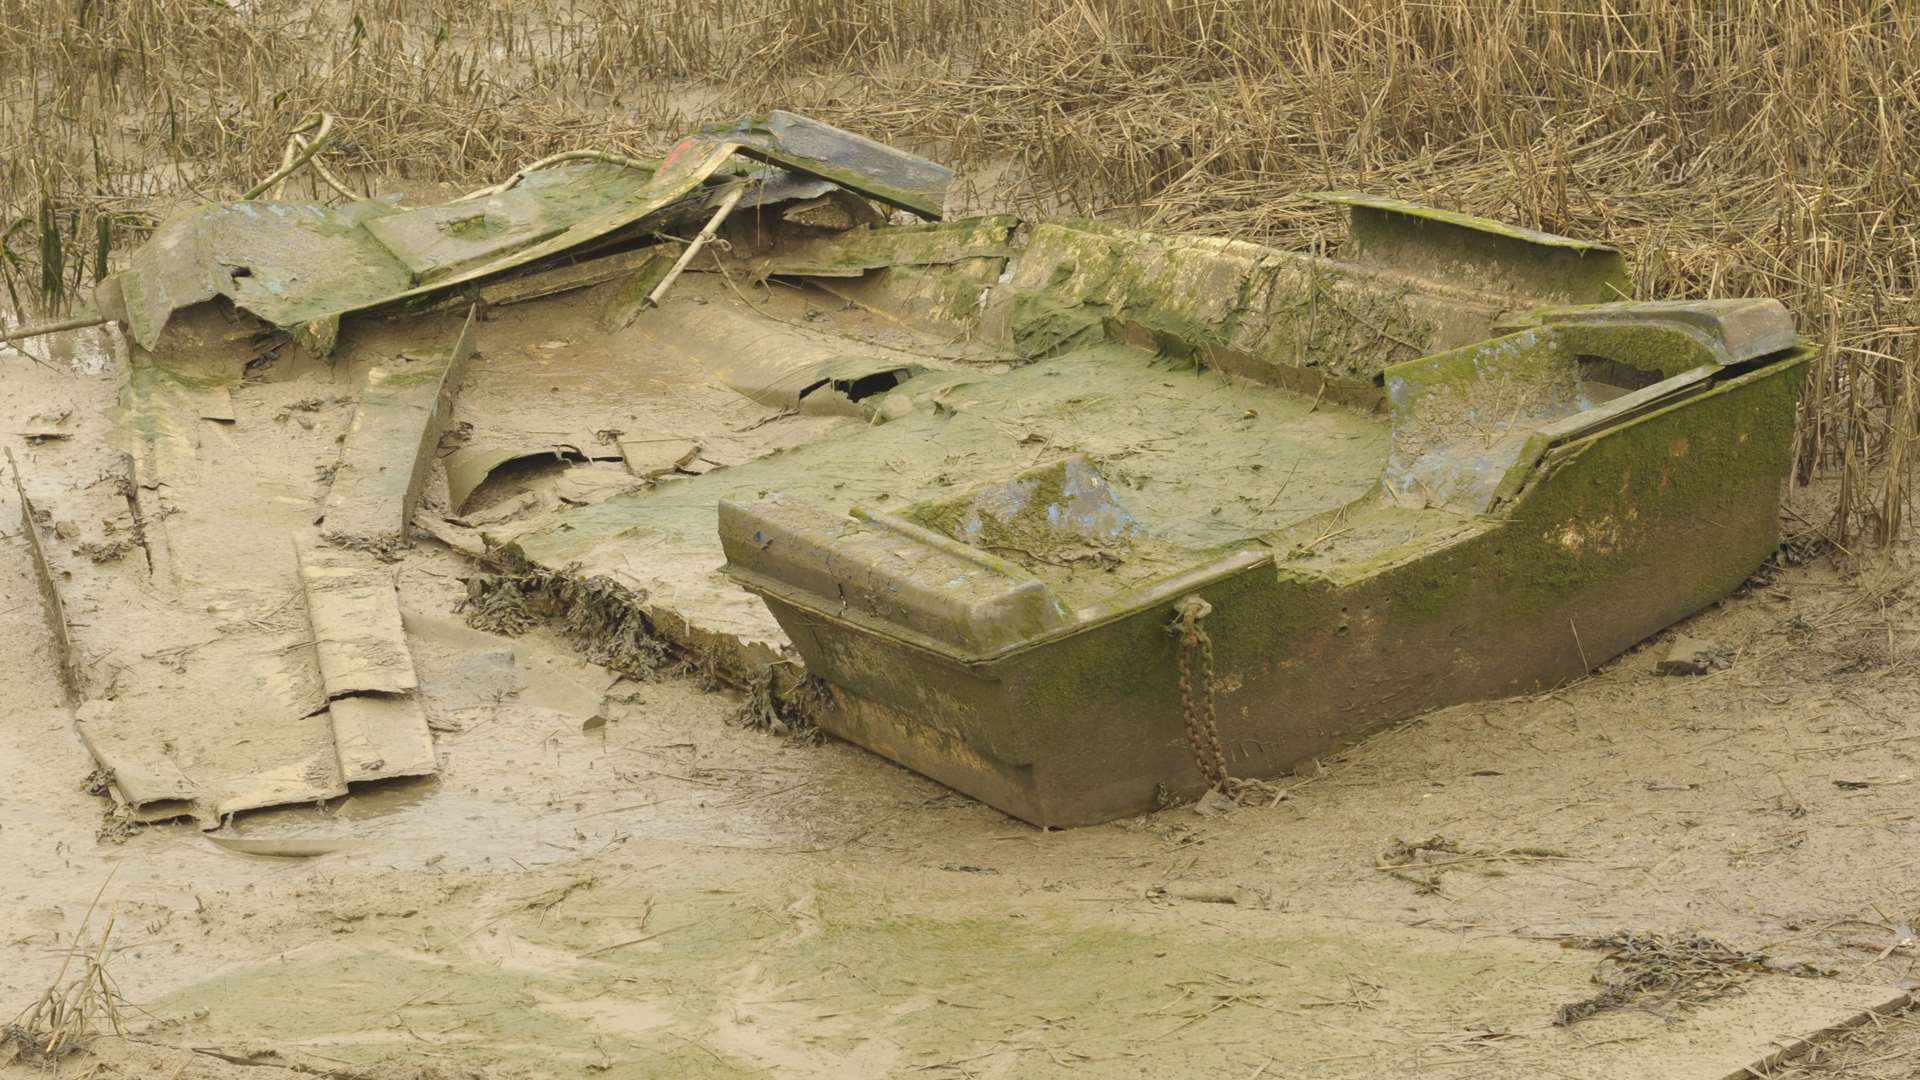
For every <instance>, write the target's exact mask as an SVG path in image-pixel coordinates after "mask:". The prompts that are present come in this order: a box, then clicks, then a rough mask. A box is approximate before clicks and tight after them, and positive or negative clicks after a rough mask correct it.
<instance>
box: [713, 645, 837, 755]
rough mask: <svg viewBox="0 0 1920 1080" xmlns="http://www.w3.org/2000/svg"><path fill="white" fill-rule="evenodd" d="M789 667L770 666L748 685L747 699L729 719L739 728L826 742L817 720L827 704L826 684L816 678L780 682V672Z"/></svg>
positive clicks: (813, 742)
mask: <svg viewBox="0 0 1920 1080" xmlns="http://www.w3.org/2000/svg"><path fill="white" fill-rule="evenodd" d="M792 666H796V665H794V662H793V661H791V660H783V661H780V662H779V663H775V664H769V665H768V666H767V667H766V669H765V670H763V671H762V672H761V673H760V674H759V675H758V676H756V677H755V678H754V679H753V681H752V682H750V683H748V684H747V698H746V700H745V701H743V702H741V703H740V708H739V709H737V710H735V711H734V714H733V718H732V719H733V722H734V723H735V724H737V725H739V726H740V727H744V728H750V729H752V730H754V731H764V732H766V733H767V734H769V735H779V736H784V737H786V738H790V739H792V740H793V741H795V742H798V743H803V744H806V745H816V744H818V743H820V742H822V741H824V740H825V739H826V733H825V732H823V731H821V730H820V725H819V723H818V722H817V720H816V718H817V717H818V716H819V715H820V711H821V709H823V708H824V707H825V706H826V703H827V694H828V690H827V684H826V683H825V682H824V681H822V680H821V679H820V677H819V676H817V675H802V676H801V677H800V678H798V679H791V678H789V679H782V678H780V673H781V670H782V669H783V668H786V667H792ZM783 684H784V685H783Z"/></svg>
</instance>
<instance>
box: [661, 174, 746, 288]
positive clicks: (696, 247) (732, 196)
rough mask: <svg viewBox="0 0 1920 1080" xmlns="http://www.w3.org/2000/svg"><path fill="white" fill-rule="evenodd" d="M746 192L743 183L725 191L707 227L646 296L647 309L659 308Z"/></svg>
mask: <svg viewBox="0 0 1920 1080" xmlns="http://www.w3.org/2000/svg"><path fill="white" fill-rule="evenodd" d="M746 192H747V185H746V184H745V182H740V183H736V184H734V185H733V186H732V187H731V188H728V189H727V193H726V195H724V196H722V197H721V199H720V206H719V208H718V209H716V210H714V212H713V217H712V218H711V219H709V220H708V221H707V227H706V228H704V229H701V230H700V235H699V236H696V237H694V238H693V243H691V244H688V245H687V250H685V251H683V252H681V253H680V258H678V259H676V260H675V261H674V264H673V269H671V270H668V271H667V276H666V277H663V278H661V279H660V284H658V285H656V286H654V287H653V291H652V292H650V293H648V294H647V306H648V307H659V306H660V298H661V297H663V296H665V295H667V289H669V288H670V287H672V285H673V283H674V280H675V279H677V278H678V277H679V276H680V272H681V271H682V270H685V269H686V268H687V264H688V263H690V262H692V261H693V257H694V256H695V255H698V254H699V253H700V249H701V248H703V247H705V246H707V241H709V240H711V239H713V234H714V233H716V232H719V231H720V223H721V222H723V221H725V220H727V215H728V214H731V213H733V208H734V207H735V206H736V205H738V204H739V202H740V196H742V195H744V194H746Z"/></svg>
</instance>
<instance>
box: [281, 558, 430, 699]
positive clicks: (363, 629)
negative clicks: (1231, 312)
mask: <svg viewBox="0 0 1920 1080" xmlns="http://www.w3.org/2000/svg"><path fill="white" fill-rule="evenodd" d="M294 548H295V550H296V551H297V552H298V553H299V557H300V583H301V585H302V587H303V588H304V589H305V590H306V596H307V617H308V618H309V619H310V620H311V621H312V623H313V641H314V651H315V652H316V653H317V654H318V656H319V660H320V678H321V681H322V683H323V684H324V685H325V687H326V692H327V697H329V698H337V697H341V696H344V695H346V694H356V693H365V692H369V691H374V692H380V693H399V692H402V691H407V690H412V689H413V688H414V687H415V686H417V685H418V684H419V682H418V679H417V678H416V677H415V675H414V671H413V654H412V653H411V652H409V651H408V649H407V636H406V631H404V630H403V629H401V625H400V596H399V593H398V592H397V591H396V590H395V589H394V583H393V573H392V571H390V570H388V569H386V568H384V567H382V566H381V565H380V563H378V562H377V561H375V560H374V558H373V557H372V556H370V555H367V554H364V553H361V552H357V551H347V550H344V549H341V548H329V547H323V546H321V545H319V544H317V543H315V542H314V541H313V540H312V538H310V537H300V538H296V539H295V541H294Z"/></svg>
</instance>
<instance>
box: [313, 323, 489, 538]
mask: <svg viewBox="0 0 1920 1080" xmlns="http://www.w3.org/2000/svg"><path fill="white" fill-rule="evenodd" d="M477 316H478V308H477V307H476V308H470V309H469V310H468V312H467V320H466V323H465V324H464V325H463V326H462V327H461V329H460V336H459V338H458V339H457V340H456V341H455V343H454V345H453V348H452V349H451V350H449V351H446V352H443V353H440V354H439V355H438V356H436V357H434V358H432V359H428V360H422V361H415V362H413V363H410V364H406V365H405V366H398V365H389V366H385V367H378V368H374V369H373V370H371V371H369V372H368V373H367V388H366V391H365V393H363V394H362V395H361V398H360V405H359V407H358V408H357V409H356V410H355V411H354V415H353V424H352V426H351V427H350V428H349V429H348V430H347V439H346V444H345V446H344V447H343V448H342V449H341V453H340V466H339V468H338V469H337V470H335V472H334V475H333V485H332V487H331V488H330V489H329V490H328V491H327V498H326V502H325V504H324V507H323V519H324V522H325V525H324V535H325V536H326V537H327V539H329V540H332V541H334V542H335V543H340V544H346V545H349V546H353V547H369V548H380V549H390V548H394V547H400V546H404V545H405V543H406V531H407V522H408V521H409V520H411V519H412V517H413V511H414V509H415V508H416V507H417V506H418V505H419V502H420V491H421V488H422V487H423V486H424V485H425V483H426V478H427V473H428V472H429V470H430V469H431V468H432V466H433V450H434V448H435V447H436V446H438V445H439V443H440V435H441V432H442V431H443V429H444V428H445V426H446V423H447V420H448V419H449V417H450V416H451V415H452V409H453V394H454V391H455V390H456V389H457V388H458V387H459V385H460V379H461V376H462V374H463V372H464V369H465V366H466V362H467V358H468V357H470V356H471V355H472V354H473V335H474V323H475V321H476V319H477Z"/></svg>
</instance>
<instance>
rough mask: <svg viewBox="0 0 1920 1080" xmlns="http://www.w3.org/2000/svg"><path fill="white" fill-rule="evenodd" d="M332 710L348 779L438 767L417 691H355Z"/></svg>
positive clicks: (343, 773) (376, 777)
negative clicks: (399, 692)
mask: <svg viewBox="0 0 1920 1080" xmlns="http://www.w3.org/2000/svg"><path fill="white" fill-rule="evenodd" d="M398 617H399V613H398V609H397V608H396V609H395V618H396V619H397V618H398ZM327 713H328V715H329V716H330V717H331V718H332V720H333V747H334V753H335V754H336V755H337V756H338V757H339V759H340V775H341V776H342V777H343V778H345V779H346V780H347V782H348V783H357V782H360V781H363V780H389V779H392V778H394V777H398V776H428V775H431V774H432V773H433V772H434V771H435V770H436V769H437V768H438V766H437V765H436V764H435V762H434V758H433V732H432V730H431V729H430V728H428V727H427V713H426V709H425V707H424V706H422V705H421V704H420V699H419V698H417V697H415V696H413V695H412V694H353V695H350V696H348V697H343V698H338V699H336V700H334V701H332V702H329V703H328V705H327Z"/></svg>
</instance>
